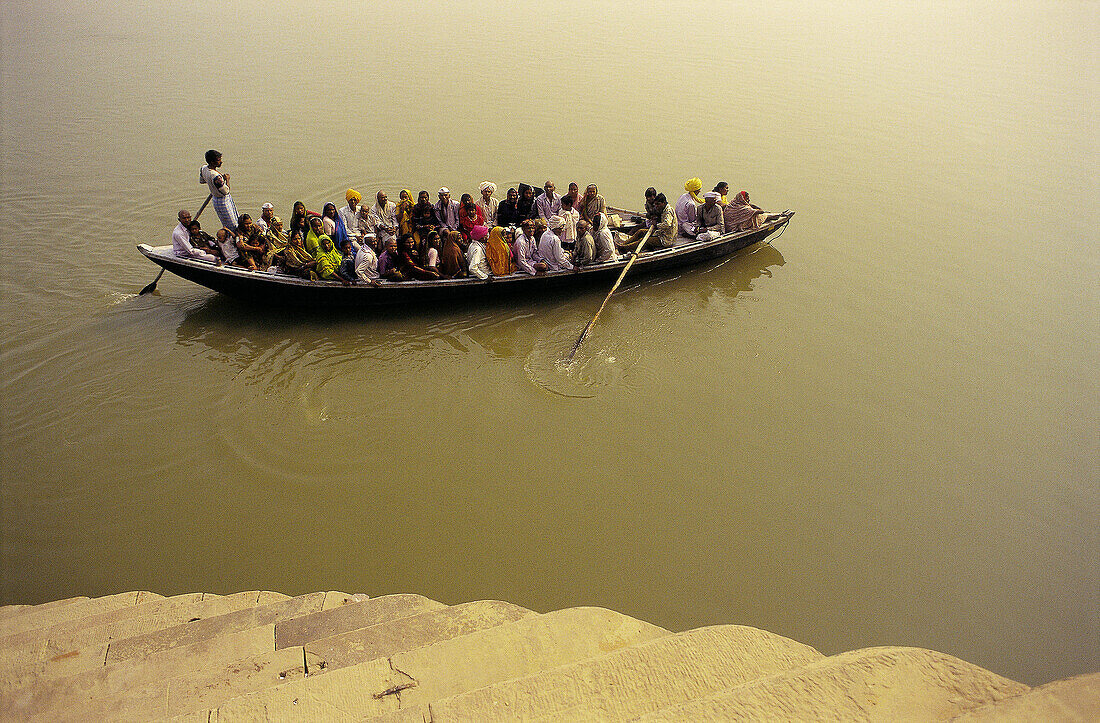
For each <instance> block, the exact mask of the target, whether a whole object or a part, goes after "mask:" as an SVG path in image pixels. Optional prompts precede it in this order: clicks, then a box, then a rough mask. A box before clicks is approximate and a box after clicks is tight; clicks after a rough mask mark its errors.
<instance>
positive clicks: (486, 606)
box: [305, 600, 536, 670]
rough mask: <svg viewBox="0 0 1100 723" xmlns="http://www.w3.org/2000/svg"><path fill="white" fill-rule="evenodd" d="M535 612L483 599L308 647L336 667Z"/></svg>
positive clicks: (307, 648)
mask: <svg viewBox="0 0 1100 723" xmlns="http://www.w3.org/2000/svg"><path fill="white" fill-rule="evenodd" d="M535 614H536V613H533V612H531V611H530V610H528V609H527V608H522V607H520V606H518V605H513V604H511V603H506V602H501V601H498V600H479V601H477V602H469V603H463V604H461V605H454V606H451V607H445V608H442V609H439V610H433V611H431V612H426V613H421V614H420V615H413V616H410V617H403V618H399V619H396V620H389V621H387V622H384V623H381V624H379V625H373V626H371V627H364V628H360V629H358V630H351V631H349V632H346V633H341V634H339V635H334V636H332V637H328V638H322V639H321V640H315V641H313V642H311V643H308V644H306V646H305V647H306V650H308V651H310V652H311V653H314V654H316V655H317V656H318V657H320V658H323V659H324V660H325V661H326V662H327V664H328V668H329V669H330V670H332V669H335V668H343V667H347V666H349V665H354V664H356V663H360V662H363V661H365V660H373V659H374V658H385V657H389V656H391V655H393V654H394V653H397V652H400V651H402V650H411V649H413V648H418V647H421V646H424V645H430V644H432V643H436V642H439V641H441V640H448V639H450V638H455V637H458V636H459V635H467V634H469V633H473V632H476V631H478V630H484V629H485V628H491V627H493V626H495V625H501V624H503V623H508V622H512V621H514V620H519V619H521V618H526V617H533V616H534V615H535Z"/></svg>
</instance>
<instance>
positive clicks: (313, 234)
mask: <svg viewBox="0 0 1100 723" xmlns="http://www.w3.org/2000/svg"><path fill="white" fill-rule="evenodd" d="M325 235H327V234H325V225H324V222H323V221H321V217H320V216H310V217H309V233H307V234H306V235H305V246H306V252H307V253H308V254H309V255H310V256H311V257H312V258H317V252H318V251H319V250H320V249H321V237H322V236H325ZM329 240H330V241H331V238H330V239H329Z"/></svg>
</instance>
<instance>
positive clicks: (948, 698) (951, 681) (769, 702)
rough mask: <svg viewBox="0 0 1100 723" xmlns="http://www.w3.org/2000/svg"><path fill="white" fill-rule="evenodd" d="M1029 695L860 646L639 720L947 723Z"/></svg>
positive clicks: (971, 673) (933, 661) (1010, 684)
mask: <svg viewBox="0 0 1100 723" xmlns="http://www.w3.org/2000/svg"><path fill="white" fill-rule="evenodd" d="M1026 690H1028V687H1027V686H1026V685H1024V684H1022V683H1017V682H1014V681H1011V680H1008V679H1007V678H1002V677H1001V676H999V675H995V674H993V673H991V672H989V671H988V670H985V669H983V668H979V667H978V666H976V665H971V664H970V663H967V662H965V661H962V660H959V659H958V658H954V657H951V656H950V655H945V654H943V653H937V652H933V651H931V650H921V649H918V648H866V649H863V650H855V651H852V652H849V653H841V654H840V655H834V656H831V657H828V658H824V659H822V660H819V661H817V662H815V663H811V664H809V665H806V666H803V667H801V668H796V669H794V670H791V671H787V672H785V673H778V674H775V675H770V676H767V677H764V678H760V679H758V680H755V681H751V682H749V683H746V684H744V685H741V686H738V687H735V688H731V689H730V690H727V691H724V692H722V693H719V694H717V695H714V696H710V697H708V698H702V699H697V700H695V701H692V702H690V703H684V704H682V705H676V706H670V707H667V708H664V709H662V710H660V711H657V712H655V713H652V714H649V715H646V716H643V717H642V718H641V720H654V721H656V720H667V721H683V720H769V719H772V720H774V719H776V718H782V719H787V720H821V719H823V718H828V719H830V720H866V721H899V720H914V721H930V720H946V719H948V718H951V717H952V716H955V715H958V714H959V713H961V712H963V711H965V710H968V709H971V708H975V707H978V706H980V705H984V704H986V703H991V702H993V701H996V700H1000V699H1002V698H1005V697H1008V696H1012V695H1016V694H1018V693H1022V692H1024V691H1026Z"/></svg>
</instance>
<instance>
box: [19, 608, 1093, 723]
mask: <svg viewBox="0 0 1100 723" xmlns="http://www.w3.org/2000/svg"><path fill="white" fill-rule="evenodd" d="M0 717H2V718H3V719H5V720H29V719H34V720H74V721H75V720H88V719H93V718H103V719H108V720H119V719H122V720H164V719H173V720H180V721H202V722H206V723H208V722H210V721H236V720H257V719H258V720H367V719H377V720H383V721H417V722H420V721H451V720H455V721H458V720H485V719H492V720H496V719H523V720H530V719H536V718H537V719H541V720H585V721H588V720H707V719H712V720H728V719H753V720H775V719H784V720H792V719H793V720H801V719H821V718H829V719H844V720H848V719H854V720H898V719H911V720H953V719H957V720H965V721H994V720H1021V721H1022V720H1036V719H1042V720H1100V673H1098V674H1093V675H1087V676H1081V677H1078V678H1072V679H1068V680H1063V681H1056V682H1054V683H1050V684H1048V685H1045V686H1041V687H1037V688H1034V689H1029V688H1028V687H1027V686H1026V685H1023V684H1021V683H1017V682H1014V681H1011V680H1008V679H1006V678H1002V677H1000V676H998V675H995V674H993V673H991V672H989V671H987V670H984V669H982V668H979V667H977V666H975V665H971V664H970V663H967V662H965V661H962V660H959V659H957V658H953V657H951V656H949V655H944V654H942V653H936V652H933V651H930V650H921V649H917V648H897V647H882V648H867V649H863V650H855V651H851V652H847V653H842V654H839V655H833V656H828V657H826V656H824V655H822V654H821V653H819V652H818V651H816V650H814V649H813V648H811V647H809V646H807V645H803V644H802V643H798V642H795V641H793V640H789V639H787V638H783V637H781V636H778V635H773V634H772V633H768V632H766V631H763V630H757V629H755V628H749V627H745V626H740V625H719V626H714V627H707V628H699V629H696V630H689V631H687V632H683V633H676V634H674V633H671V632H669V631H667V630H664V629H662V628H659V627H657V626H655V625H650V624H648V623H645V622H642V621H640V620H635V619H634V618H631V617H627V616H625V615H621V614H619V613H616V612H613V611H611V610H604V609H601V608H567V609H565V610H557V611H554V612H550V613H546V614H538V613H535V612H532V611H531V610H527V609H525V608H522V607H519V606H518V605H513V604H511V603H507V602H501V601H495V600H480V601H476V602H469V603H463V604H460V605H444V604H442V603H439V602H436V601H434V600H429V599H428V598H425V597H422V596H420V595H406V594H401V595H384V596H381V597H376V598H369V597H367V596H366V595H347V594H344V593H339V592H318V593H311V594H308V595H300V596H298V597H288V596H286V595H281V594H279V593H273V592H263V591H252V592H242V593H236V594H233V595H224V596H223V595H213V594H209V593H192V594H187V595H176V596H172V597H163V596H161V595H156V594H154V593H149V592H130V593H123V594H120V595H109V596H106V597H101V598H94V599H88V598H71V599H67V600H58V601H55V602H50V603H45V604H42V605H33V606H23V605H11V606H7V607H3V608H0Z"/></svg>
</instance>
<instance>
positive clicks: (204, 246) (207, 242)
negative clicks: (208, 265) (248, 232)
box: [187, 219, 225, 264]
mask: <svg viewBox="0 0 1100 723" xmlns="http://www.w3.org/2000/svg"><path fill="white" fill-rule="evenodd" d="M187 230H188V232H189V233H190V235H191V246H192V248H196V249H198V250H199V251H205V252H206V253H208V254H211V255H213V256H216V257H217V259H218V263H219V264H220V263H221V262H222V260H224V258H225V256H224V255H223V254H222V250H221V249H220V248H218V242H217V241H216V240H215V239H214V237H213V236H211V235H210V234H208V233H206V232H205V231H203V230H202V224H200V223H199V222H198V221H196V220H194V219H192V221H191V223H189V224H187Z"/></svg>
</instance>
